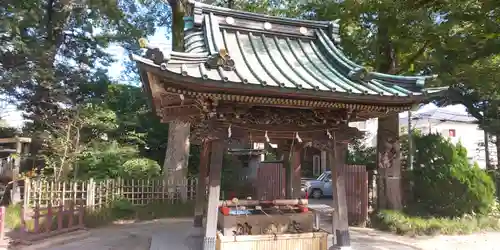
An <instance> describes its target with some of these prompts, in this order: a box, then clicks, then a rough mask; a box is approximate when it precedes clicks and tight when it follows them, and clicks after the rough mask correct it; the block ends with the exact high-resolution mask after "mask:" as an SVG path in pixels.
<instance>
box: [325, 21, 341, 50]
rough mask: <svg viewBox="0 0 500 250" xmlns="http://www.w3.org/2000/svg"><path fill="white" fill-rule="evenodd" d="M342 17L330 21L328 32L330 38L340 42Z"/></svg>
mask: <svg viewBox="0 0 500 250" xmlns="http://www.w3.org/2000/svg"><path fill="white" fill-rule="evenodd" d="M339 22H340V19H336V20H333V21H330V22H329V23H328V33H330V38H331V39H332V40H333V42H334V43H336V44H339V43H340V41H341V39H340V24H339Z"/></svg>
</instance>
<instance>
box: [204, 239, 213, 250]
mask: <svg viewBox="0 0 500 250" xmlns="http://www.w3.org/2000/svg"><path fill="white" fill-rule="evenodd" d="M203 250H215V237H205V238H204V239H203Z"/></svg>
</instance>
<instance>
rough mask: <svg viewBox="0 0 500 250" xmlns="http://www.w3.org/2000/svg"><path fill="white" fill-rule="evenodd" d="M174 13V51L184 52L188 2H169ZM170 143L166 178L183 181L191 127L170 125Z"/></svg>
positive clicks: (184, 193)
mask: <svg viewBox="0 0 500 250" xmlns="http://www.w3.org/2000/svg"><path fill="white" fill-rule="evenodd" d="M168 3H169V4H170V8H171V11H172V48H173V50H174V51H179V52H182V51H184V17H186V16H189V15H190V14H191V13H190V11H191V10H190V8H189V1H187V0H169V1H168ZM168 126H169V130H168V143H167V150H166V152H165V160H164V162H163V171H164V178H165V179H166V180H170V181H174V182H177V181H181V180H182V179H183V178H185V177H186V175H187V173H188V171H187V167H188V159H189V149H190V141H189V135H190V126H191V124H190V123H189V122H186V121H182V120H175V121H172V122H170V123H169V125H168ZM180 191H181V194H180V195H181V199H183V200H185V199H187V190H186V189H183V190H180Z"/></svg>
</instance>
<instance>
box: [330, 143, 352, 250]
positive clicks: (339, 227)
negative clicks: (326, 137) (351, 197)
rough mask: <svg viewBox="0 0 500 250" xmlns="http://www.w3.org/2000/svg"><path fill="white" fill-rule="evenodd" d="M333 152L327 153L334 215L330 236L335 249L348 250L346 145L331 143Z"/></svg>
mask: <svg viewBox="0 0 500 250" xmlns="http://www.w3.org/2000/svg"><path fill="white" fill-rule="evenodd" d="M332 144H334V145H333V151H329V152H328V154H329V158H330V159H332V160H330V161H329V162H330V170H331V173H332V189H333V193H332V199H333V209H334V211H335V212H334V213H333V216H332V234H333V235H334V236H335V242H336V247H337V248H340V249H342V248H348V247H349V246H350V245H351V240H350V235H349V222H348V211H347V198H346V188H345V184H346V182H345V176H344V173H343V172H344V171H343V169H342V168H344V167H345V154H346V153H347V144H344V143H335V142H333V143H332Z"/></svg>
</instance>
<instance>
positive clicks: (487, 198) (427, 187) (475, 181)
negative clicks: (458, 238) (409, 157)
mask: <svg viewBox="0 0 500 250" xmlns="http://www.w3.org/2000/svg"><path fill="white" fill-rule="evenodd" d="M414 143H415V148H416V152H415V157H414V160H415V162H414V169H413V171H411V172H410V174H409V177H410V180H411V181H412V182H413V188H412V194H413V199H412V200H413V204H409V205H410V210H413V212H415V211H418V212H419V213H422V212H424V213H425V214H428V215H434V216H448V217H457V216H462V215H464V214H471V213H480V214H485V213H487V212H488V210H489V208H490V204H492V202H493V201H494V194H495V186H494V183H493V181H492V179H491V178H490V176H489V175H488V174H487V173H486V172H485V171H483V170H481V169H479V168H478V167H477V166H470V164H469V163H468V159H467V151H466V150H465V148H464V147H463V146H461V145H460V144H458V145H453V144H452V143H451V142H449V141H448V140H445V139H444V138H443V137H441V136H440V135H436V134H430V135H424V136H420V135H417V136H415V137H414Z"/></svg>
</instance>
